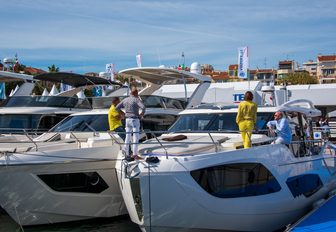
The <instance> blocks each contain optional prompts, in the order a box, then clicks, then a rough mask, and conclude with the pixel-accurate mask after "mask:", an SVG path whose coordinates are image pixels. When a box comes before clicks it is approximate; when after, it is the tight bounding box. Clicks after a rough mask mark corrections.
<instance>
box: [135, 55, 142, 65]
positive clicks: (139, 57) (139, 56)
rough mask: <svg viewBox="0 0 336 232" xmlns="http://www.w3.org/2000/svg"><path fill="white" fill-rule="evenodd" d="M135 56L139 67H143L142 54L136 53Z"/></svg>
mask: <svg viewBox="0 0 336 232" xmlns="http://www.w3.org/2000/svg"><path fill="white" fill-rule="evenodd" d="M135 58H136V62H137V65H138V67H139V68H140V67H142V64H141V54H138V55H136V56H135Z"/></svg>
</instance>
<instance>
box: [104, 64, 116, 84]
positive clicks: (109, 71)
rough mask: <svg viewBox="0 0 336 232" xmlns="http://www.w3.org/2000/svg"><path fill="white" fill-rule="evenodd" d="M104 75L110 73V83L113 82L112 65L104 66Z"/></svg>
mask: <svg viewBox="0 0 336 232" xmlns="http://www.w3.org/2000/svg"><path fill="white" fill-rule="evenodd" d="M105 72H106V73H110V74H111V81H114V64H113V63H111V64H106V69H105Z"/></svg>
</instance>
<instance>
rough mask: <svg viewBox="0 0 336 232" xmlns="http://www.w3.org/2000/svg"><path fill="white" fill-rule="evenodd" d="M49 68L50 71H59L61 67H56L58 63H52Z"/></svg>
mask: <svg viewBox="0 0 336 232" xmlns="http://www.w3.org/2000/svg"><path fill="white" fill-rule="evenodd" d="M48 70H49V72H59V67H56V65H54V64H53V65H51V66H48Z"/></svg>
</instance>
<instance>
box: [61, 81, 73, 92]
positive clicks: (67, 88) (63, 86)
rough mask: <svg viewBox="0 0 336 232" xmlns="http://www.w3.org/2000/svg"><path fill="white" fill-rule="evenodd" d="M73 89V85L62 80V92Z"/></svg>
mask: <svg viewBox="0 0 336 232" xmlns="http://www.w3.org/2000/svg"><path fill="white" fill-rule="evenodd" d="M70 89H72V86H71V85H67V84H64V83H63V82H61V85H60V92H61V93H62V92H65V91H68V90H70Z"/></svg>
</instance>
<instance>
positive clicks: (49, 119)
mask: <svg viewBox="0 0 336 232" xmlns="http://www.w3.org/2000/svg"><path fill="white" fill-rule="evenodd" d="M67 116H68V115H65V114H64V115H62V114H60V115H44V116H42V118H41V119H40V121H39V124H38V130H39V131H47V130H49V129H50V128H52V127H53V126H55V125H56V124H57V123H59V122H60V121H62V120H63V119H64V118H65V117H67Z"/></svg>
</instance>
